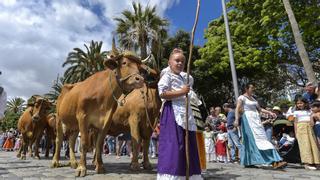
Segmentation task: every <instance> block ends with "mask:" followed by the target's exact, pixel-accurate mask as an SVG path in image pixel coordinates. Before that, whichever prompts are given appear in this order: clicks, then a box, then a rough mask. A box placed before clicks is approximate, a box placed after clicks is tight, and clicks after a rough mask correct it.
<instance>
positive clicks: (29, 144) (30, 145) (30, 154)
mask: <svg viewBox="0 0 320 180" xmlns="http://www.w3.org/2000/svg"><path fill="white" fill-rule="evenodd" d="M33 143H34V140H32V139H31V140H30V141H28V143H27V144H28V146H29V149H28V148H27V150H28V151H29V152H28V154H29V156H30V157H33V152H32V151H33V149H32V145H33Z"/></svg>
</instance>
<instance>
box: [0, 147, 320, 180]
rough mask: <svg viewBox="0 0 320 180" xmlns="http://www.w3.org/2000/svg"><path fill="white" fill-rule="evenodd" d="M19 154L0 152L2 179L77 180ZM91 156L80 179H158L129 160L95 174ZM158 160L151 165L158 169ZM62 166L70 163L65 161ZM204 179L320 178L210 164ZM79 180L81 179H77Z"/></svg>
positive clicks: (109, 161)
mask: <svg viewBox="0 0 320 180" xmlns="http://www.w3.org/2000/svg"><path fill="white" fill-rule="evenodd" d="M15 155H16V152H3V151H2V152H0V179H9V180H15V179H17V180H20V179H23V180H38V179H59V180H60V179H75V177H74V170H73V169H71V168H69V167H62V168H58V169H52V168H50V167H49V166H50V162H51V160H50V159H41V160H35V159H33V158H30V157H27V160H24V161H23V160H20V159H17V158H16V157H15ZM91 161H92V155H91V154H88V161H87V162H88V165H89V166H88V175H87V176H86V177H85V178H81V179H92V180H93V179H94V180H99V179H107V180H108V179H110V180H111V179H112V180H113V179H123V180H129V179H143V180H149V179H150V180H151V179H156V169H155V168H154V169H153V170H151V171H146V170H141V171H140V172H133V171H130V170H129V162H130V159H129V157H123V156H122V158H121V159H116V158H115V156H113V155H111V156H106V157H104V159H103V161H104V165H105V168H106V171H107V172H106V174H95V171H94V167H93V166H92V165H91ZM156 161H157V160H156V159H152V160H151V162H152V164H153V166H154V167H156ZM61 162H62V163H64V164H66V163H67V161H66V160H65V159H63V160H62V161H61ZM204 178H205V179H237V180H238V179H240V180H241V179H253V180H264V179H266V180H270V179H288V180H289V179H292V180H300V179H301V180H302V179H314V180H319V179H320V170H317V171H307V170H305V169H303V168H302V167H301V166H300V165H294V164H290V165H289V166H288V168H286V169H285V170H278V171H275V170H272V169H270V168H267V167H265V168H259V169H245V168H243V167H241V166H240V165H238V164H223V163H210V164H208V171H207V173H206V174H204ZM77 179H80V178H77Z"/></svg>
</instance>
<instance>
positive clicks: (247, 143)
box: [234, 84, 287, 169]
mask: <svg viewBox="0 0 320 180" xmlns="http://www.w3.org/2000/svg"><path fill="white" fill-rule="evenodd" d="M254 89H255V88H254V86H253V84H247V85H246V87H245V93H244V94H243V95H241V96H239V98H238V101H237V107H236V120H235V123H234V125H235V127H237V126H238V125H239V119H240V114H241V113H243V114H242V116H241V117H242V119H241V131H242V140H243V148H242V150H241V155H240V164H241V165H244V166H245V167H251V166H254V165H261V164H272V166H273V167H274V168H275V169H276V168H282V167H285V166H286V165H287V163H286V162H283V161H282V158H281V157H280V155H279V153H278V152H277V151H276V149H275V147H274V146H273V145H272V144H271V143H270V142H269V141H268V139H267V136H266V132H265V130H264V127H263V125H262V123H261V119H260V115H259V112H260V111H261V112H263V113H267V114H270V115H271V116H273V117H275V116H276V115H275V114H274V113H272V112H270V111H267V110H265V109H263V108H261V107H260V106H259V104H258V102H257V101H256V100H255V99H254V98H253V97H252V95H253V91H254Z"/></svg>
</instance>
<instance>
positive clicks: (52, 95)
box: [44, 76, 64, 101]
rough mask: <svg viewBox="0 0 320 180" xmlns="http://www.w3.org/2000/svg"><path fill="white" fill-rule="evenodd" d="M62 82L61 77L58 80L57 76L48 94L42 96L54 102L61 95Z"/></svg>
mask: <svg viewBox="0 0 320 180" xmlns="http://www.w3.org/2000/svg"><path fill="white" fill-rule="evenodd" d="M63 82H64V79H63V78H62V77H60V78H59V76H58V77H57V79H56V80H55V81H54V82H53V85H52V86H51V91H50V92H49V93H46V94H45V95H44V96H45V97H46V98H48V99H49V100H51V101H56V100H57V99H58V96H59V95H60V93H61V90H62V87H63Z"/></svg>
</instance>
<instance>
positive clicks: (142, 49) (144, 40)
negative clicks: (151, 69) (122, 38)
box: [140, 32, 148, 59]
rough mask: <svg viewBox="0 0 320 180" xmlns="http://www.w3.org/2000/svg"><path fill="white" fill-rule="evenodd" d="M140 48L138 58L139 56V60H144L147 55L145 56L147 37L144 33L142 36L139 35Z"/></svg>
mask: <svg viewBox="0 0 320 180" xmlns="http://www.w3.org/2000/svg"><path fill="white" fill-rule="evenodd" d="M141 36H142V37H141V46H140V53H141V54H140V56H141V59H144V58H146V57H147V56H148V55H147V35H146V32H144V33H143V34H142V35H141Z"/></svg>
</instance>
